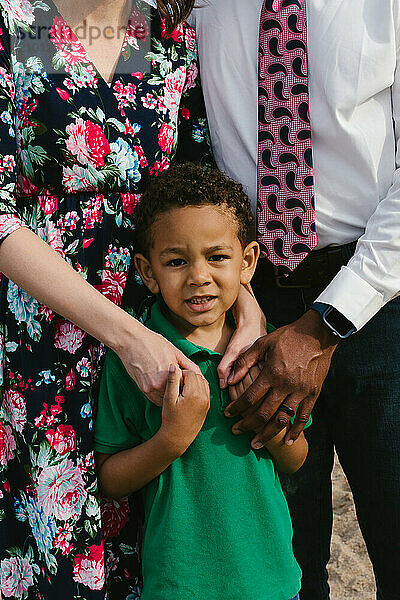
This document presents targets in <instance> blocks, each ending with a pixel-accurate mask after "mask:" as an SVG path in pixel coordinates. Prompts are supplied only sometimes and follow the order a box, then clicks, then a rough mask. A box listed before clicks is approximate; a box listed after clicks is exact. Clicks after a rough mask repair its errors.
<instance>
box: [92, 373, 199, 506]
mask: <svg viewBox="0 0 400 600" xmlns="http://www.w3.org/2000/svg"><path fill="white" fill-rule="evenodd" d="M179 382H180V373H179V369H178V368H177V365H171V367H170V370H169V375H168V381H167V387H166V389H165V394H164V398H163V409H162V424H161V427H160V429H159V431H158V432H157V433H156V434H155V435H154V436H153V437H152V438H150V439H149V440H148V441H146V442H144V443H143V444H140V445H139V446H136V447H135V448H130V449H129V450H124V451H123V452H118V453H116V454H103V453H100V452H96V467H97V471H98V480H99V486H100V491H101V493H102V494H103V495H104V496H106V497H107V498H122V497H124V496H128V495H129V494H132V493H133V492H135V491H137V490H139V489H141V488H142V487H143V486H145V485H146V484H147V483H149V482H150V481H152V480H153V479H155V478H156V477H158V476H159V475H160V474H161V473H162V472H163V471H165V469H167V467H169V465H170V464H171V463H173V462H174V460H176V459H177V458H179V457H180V456H182V454H183V453H184V452H185V451H186V450H187V448H188V447H189V446H190V444H191V443H192V442H193V440H194V439H195V438H196V436H197V434H198V433H199V431H200V429H201V428H202V426H203V424H204V421H205V418H206V415H207V412H208V409H209V408H210V390H209V387H208V383H207V381H206V380H205V379H204V378H203V377H202V376H201V375H197V374H195V373H191V372H189V371H186V372H185V373H184V374H183V389H182V393H181V394H179Z"/></svg>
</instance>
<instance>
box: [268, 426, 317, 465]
mask: <svg viewBox="0 0 400 600" xmlns="http://www.w3.org/2000/svg"><path fill="white" fill-rule="evenodd" d="M286 433H287V430H286V429H283V430H282V431H280V432H279V433H278V435H277V436H275V437H274V438H272V440H269V442H267V443H266V444H265V447H266V449H267V450H268V452H269V453H270V454H271V456H272V458H273V459H274V463H275V466H276V468H277V469H278V471H283V472H284V473H295V472H296V471H298V470H299V469H300V467H301V466H302V465H303V463H304V461H305V460H306V458H307V452H308V443H307V440H306V438H305V437H304V433H303V432H301V435H299V437H298V438H297V440H296V441H295V442H294V443H293V444H292V445H291V446H288V445H287V444H285V435H286Z"/></svg>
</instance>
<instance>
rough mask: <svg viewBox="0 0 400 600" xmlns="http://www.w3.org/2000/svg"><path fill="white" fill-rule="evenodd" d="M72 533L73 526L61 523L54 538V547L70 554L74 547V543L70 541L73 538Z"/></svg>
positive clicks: (65, 554)
mask: <svg viewBox="0 0 400 600" xmlns="http://www.w3.org/2000/svg"><path fill="white" fill-rule="evenodd" d="M72 533H73V527H72V525H68V524H67V523H64V525H61V526H60V527H58V528H57V532H56V536H55V538H54V540H53V546H54V548H60V550H61V551H62V554H64V556H68V554H69V553H70V552H71V550H72V549H73V545H72V544H71V543H70V542H71V539H72Z"/></svg>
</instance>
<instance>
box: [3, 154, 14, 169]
mask: <svg viewBox="0 0 400 600" xmlns="http://www.w3.org/2000/svg"><path fill="white" fill-rule="evenodd" d="M14 167H15V158H14V156H13V155H12V154H6V156H5V157H4V158H3V168H4V169H5V170H6V171H8V172H9V173H12V172H13V171H14Z"/></svg>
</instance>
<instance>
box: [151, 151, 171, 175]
mask: <svg viewBox="0 0 400 600" xmlns="http://www.w3.org/2000/svg"><path fill="white" fill-rule="evenodd" d="M170 164H171V160H170V159H169V158H168V157H167V156H164V158H163V159H162V160H161V161H159V160H156V162H155V163H154V165H153V166H152V167H150V169H149V171H150V175H154V176H155V177H157V175H159V174H160V173H162V172H163V171H165V170H166V169H168V167H169V165H170Z"/></svg>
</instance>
